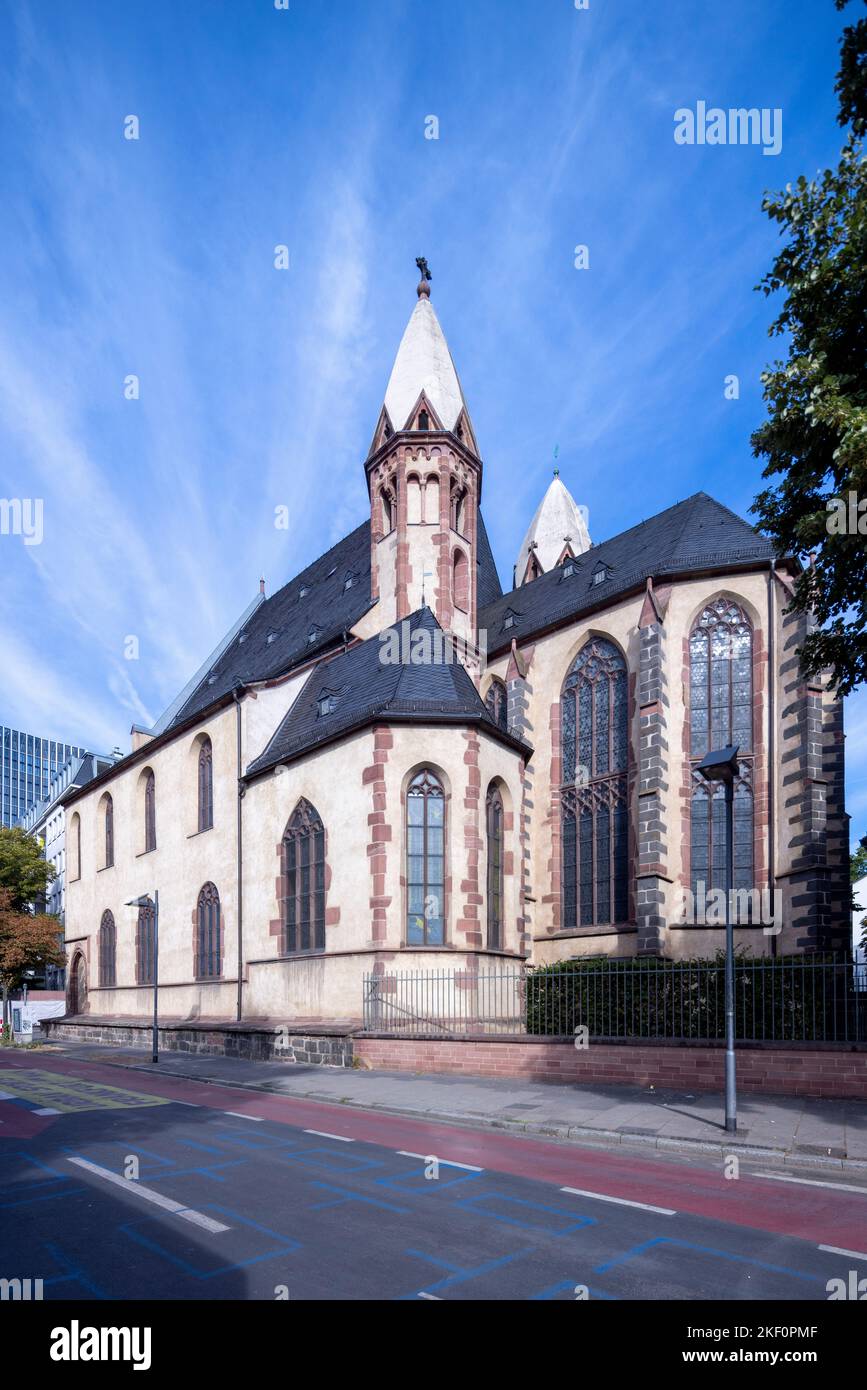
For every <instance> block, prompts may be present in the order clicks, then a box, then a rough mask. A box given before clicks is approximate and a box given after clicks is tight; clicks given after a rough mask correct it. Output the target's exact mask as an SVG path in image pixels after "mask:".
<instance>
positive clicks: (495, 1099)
mask: <svg viewBox="0 0 867 1390" xmlns="http://www.w3.org/2000/svg"><path fill="white" fill-rule="evenodd" d="M52 1052H56V1053H57V1054H58V1055H62V1056H64V1057H68V1058H70V1060H76V1061H92V1062H100V1063H102V1064H103V1065H104V1064H110V1065H112V1066H118V1067H126V1068H133V1069H135V1070H143V1071H149V1070H153V1069H154V1065H153V1063H152V1062H151V1061H150V1054H149V1053H148V1052H143V1051H141V1050H140V1049H135V1048H114V1047H108V1046H102V1047H100V1046H95V1045H85V1044H75V1043H49V1044H46V1045H45V1046H44V1049H43V1055H44V1056H45V1058H46V1062H48V1061H49V1059H50V1054H51V1053H52ZM157 1066H158V1069H159V1072H160V1074H161V1075H169V1076H182V1077H186V1078H192V1079H194V1080H196V1081H205V1082H219V1083H223V1084H225V1085H231V1086H241V1087H245V1088H249V1089H251V1090H259V1091H268V1092H269V1093H271V1094H275V1095H285V1096H296V1097H299V1098H302V1097H303V1098H304V1099H305V1100H321V1101H329V1102H330V1103H332V1104H339V1105H350V1106H358V1107H360V1108H362V1109H365V1110H374V1111H376V1110H381V1111H386V1112H389V1113H391V1114H400V1115H412V1116H415V1117H416V1118H424V1119H428V1120H445V1121H448V1122H451V1123H453V1124H455V1123H463V1124H468V1125H474V1126H475V1125H482V1126H485V1127H493V1128H496V1129H503V1130H507V1131H510V1132H513V1133H516V1134H526V1135H546V1136H553V1137H555V1138H558V1139H569V1140H574V1141H576V1142H578V1143H581V1144H588V1143H594V1144H599V1145H601V1146H602V1147H605V1148H607V1147H610V1146H612V1145H623V1146H624V1147H637V1146H640V1147H641V1148H643V1149H645V1150H648V1151H649V1150H652V1149H659V1150H668V1151H674V1152H684V1153H690V1152H692V1153H708V1154H716V1155H723V1154H729V1153H731V1152H733V1151H737V1152H738V1153H741V1154H742V1155H743V1156H745V1157H753V1158H766V1159H774V1160H775V1161H777V1162H785V1163H789V1164H795V1165H804V1166H815V1167H821V1168H836V1169H851V1170H856V1169H857V1170H859V1171H864V1172H867V1101H858V1100H839V1101H836V1100H798V1099H794V1098H792V1097H789V1096H765V1095H757V1094H756V1093H755V1092H750V1093H746V1094H744V1095H742V1096H740V1097H739V1106H738V1124H739V1129H738V1133H737V1135H726V1134H725V1132H724V1130H723V1098H722V1096H721V1095H716V1094H714V1093H708V1092H699V1093H695V1094H694V1093H691V1092H686V1091H668V1090H666V1091H658V1092H657V1091H649V1090H647V1089H643V1088H640V1087H629V1086H595V1085H592V1086H581V1087H578V1086H570V1085H544V1084H539V1083H537V1082H524V1081H511V1080H507V1081H499V1080H488V1079H487V1078H481V1077H478V1078H468V1077H465V1076H459V1077H458V1076H440V1075H426V1076H422V1075H413V1074H410V1073H408V1072H386V1071H364V1070H354V1069H352V1070H350V1069H346V1068H341V1067H317V1066H305V1065H302V1064H300V1063H292V1064H289V1063H286V1064H283V1063H280V1062H250V1061H243V1060H240V1059H237V1058H233V1057H205V1056H197V1055H195V1054H189V1053H177V1052H162V1053H161V1054H160V1060H159V1063H158V1064H157Z"/></svg>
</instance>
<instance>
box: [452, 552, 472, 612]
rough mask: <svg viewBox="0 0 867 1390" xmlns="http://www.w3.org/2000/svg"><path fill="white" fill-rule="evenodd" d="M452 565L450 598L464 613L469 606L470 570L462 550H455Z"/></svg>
mask: <svg viewBox="0 0 867 1390" xmlns="http://www.w3.org/2000/svg"><path fill="white" fill-rule="evenodd" d="M452 567H453V568H452V574H453V578H452V599H453V600H454V605H455V608H459V609H460V610H461V612H462V613H466V611H467V609H468V608H469V606H470V593H469V589H470V572H469V565H468V564H467V557H466V555H465V554H464V552H463V551H462V550H456V551H455V553H454V559H453V561H452Z"/></svg>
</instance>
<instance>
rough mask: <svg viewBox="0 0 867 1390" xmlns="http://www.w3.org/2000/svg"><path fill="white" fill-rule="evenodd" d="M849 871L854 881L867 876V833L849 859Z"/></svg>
mask: <svg viewBox="0 0 867 1390" xmlns="http://www.w3.org/2000/svg"><path fill="white" fill-rule="evenodd" d="M849 873H850V878H851V880H852V882H853V883H857V882H858V880H859V879H861V878H867V835H865V836H864V837H863V839H862V840H861V843H860V845H859V846H858V848H857V849H856V850H855V853H854V854H853V855H852V856H851V858H850V860H849Z"/></svg>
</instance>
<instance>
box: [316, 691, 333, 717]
mask: <svg viewBox="0 0 867 1390" xmlns="http://www.w3.org/2000/svg"><path fill="white" fill-rule="evenodd" d="M316 708H317V710H318V711H319V717H320V719H321V718H322V716H323V715H326V714H333V713H334V711H335V710H336V708H337V696H336V695H332V693H331V691H330V690H326V691H324V692H323V694H322V695H320V696H319V699H318V700H317V701H316Z"/></svg>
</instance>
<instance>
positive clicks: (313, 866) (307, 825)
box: [282, 798, 325, 955]
mask: <svg viewBox="0 0 867 1390" xmlns="http://www.w3.org/2000/svg"><path fill="white" fill-rule="evenodd" d="M282 906H283V911H282V917H283V950H284V951H285V952H286V953H287V954H288V955H294V954H296V953H297V952H298V951H324V950H325V827H324V826H323V824H322V821H321V820H320V818H319V813H318V812H317V811H316V810H315V809H314V808H313V807H312V806H311V805H310V802H309V801H305V800H304V799H303V798H302V799H301V801H299V802H298V805H297V806H296V807H295V810H294V811H293V812H292V816H291V818H290V821H289V824H288V825H287V827H286V830H285V832H284V834H283V904H282Z"/></svg>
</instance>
